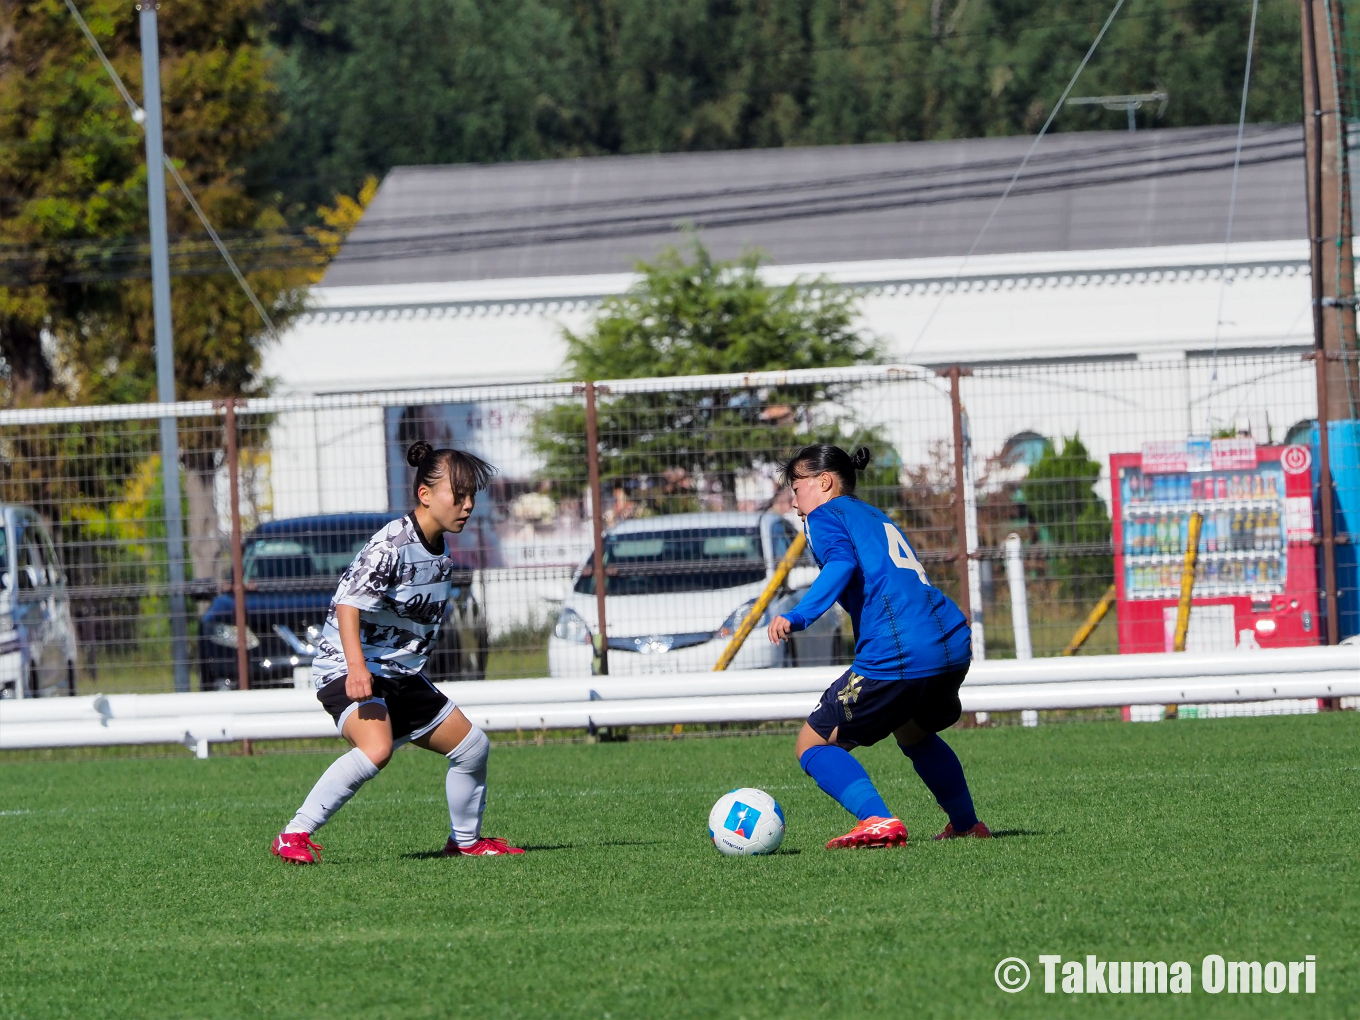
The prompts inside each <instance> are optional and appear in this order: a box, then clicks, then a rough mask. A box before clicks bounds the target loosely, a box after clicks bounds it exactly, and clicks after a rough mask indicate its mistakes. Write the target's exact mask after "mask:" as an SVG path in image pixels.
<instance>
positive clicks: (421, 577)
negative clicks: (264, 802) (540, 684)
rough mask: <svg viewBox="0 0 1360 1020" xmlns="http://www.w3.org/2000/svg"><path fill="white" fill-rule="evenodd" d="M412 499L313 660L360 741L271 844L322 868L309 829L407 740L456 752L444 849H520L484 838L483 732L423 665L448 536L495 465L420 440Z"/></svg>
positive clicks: (378, 542)
mask: <svg viewBox="0 0 1360 1020" xmlns="http://www.w3.org/2000/svg"><path fill="white" fill-rule="evenodd" d="M406 460H407V462H408V463H409V464H410V465H411V466H412V467H414V468H415V469H416V475H415V484H414V495H415V499H416V507H415V509H414V510H412V511H411V512H410V513H409V514H407V515H406V516H405V517H402V518H400V519H399V520H395V521H393V522H392V523H391V524H389V525H387V527H385V528H383V529H382V530H381V531H380V532H378V533H377V534H376V535H374V536H373V537H372V538H371V539H369V541H368V544H367V545H365V546H364V548H363V549H362V550H360V552H359V555H358V556H356V557H355V558H354V562H353V563H352V564H350V567H349V569H348V570H346V571H345V573H344V575H343V576H342V577H341V578H340V585H339V587H338V588H337V589H336V592H335V597H334V598H333V599H332V600H331V606H330V611H329V613H328V614H327V615H326V626H325V628H324V629H323V631H322V636H321V641H320V643H319V644H318V646H317V653H316V658H315V659H314V660H313V662H312V676H313V678H314V680H313V682H314V683H315V685H316V687H317V699H318V700H319V701H320V702H321V704H322V705H323V706H324V707H325V709H326V711H328V712H330V714H331V716H332V717H334V719H335V725H336V728H337V729H338V730H339V731H340V735H341V736H342V737H344V738H345V739H346V740H347V741H349V743H350V744H351V745H352V750H350V751H349V753H348V754H345V755H342V756H341V757H340V758H338V759H337V760H336V761H335V762H334V763H332V765H331V767H330V768H328V769H327V770H326V771H325V773H324V774H323V775H322V776H321V778H320V779H319V780H318V781H317V784H316V786H314V787H312V792H311V793H309V794H308V795H307V799H306V800H304V801H303V802H302V807H300V808H299V809H298V813H297V814H296V815H295V816H294V817H293V820H292V821H291V822H289V823H288V824H287V825H286V826H285V827H284V830H283V832H281V833H279V835H278V836H277V837H276V838H275V839H274V843H273V845H272V846H271V847H270V850H271V851H272V852H273V853H274V854H275V856H277V857H280V858H282V859H283V860H286V861H291V862H293V863H296V864H315V863H317V861H318V860H319V859H320V851H321V847H320V846H319V845H318V844H316V843H314V842H313V841H312V836H313V834H314V833H315V832H316V830H317V829H319V828H320V827H321V826H323V825H325V824H326V822H327V821H329V820H330V818H331V816H332V815H334V814H335V812H337V811H339V810H340V808H342V807H344V805H345V804H346V803H348V801H349V799H350V798H351V797H353V796H354V794H355V793H356V792H357V791H358V789H359V787H361V786H362V785H363V784H364V783H366V782H368V780H370V779H372V778H373V777H374V776H376V775H377V774H378V772H379V770H381V769H382V767H383V766H384V765H386V764H387V762H388V761H389V760H390V759H391V757H392V751H393V749H394V748H396V747H400V746H401V745H402V744H405V743H407V742H410V743H414V744H415V745H417V746H418V747H424V748H427V749H429V750H431V751H434V752H436V753H437V754H442V755H444V757H446V758H448V759H449V771H448V775H447V777H446V779H445V783H444V786H445V792H446V793H447V795H448V802H449V821H450V832H449V839H448V843H447V844H446V845H445V846H444V854H445V856H448V857H456V856H462V855H467V856H475V857H489V856H496V855H500V854H520V853H523V852H524V851H523V850H520V849H519V848H517V847H512V846H508V845H507V844H506V842H505V840H502V839H493V838H490V837H484V836H482V834H481V827H482V811H483V809H484V807H485V806H486V759H487V752H488V751H489V749H490V744H489V742H488V740H487V737H486V734H485V733H483V732H482V731H481V730H480V729H478V728H477V727H476V726H474V725H473V724H472V723H471V722H470V721H469V720H468V718H467V717H466V716H465V715H463V713H462V712H460V711H459V710H458V708H457V707H456V706H455V705H454V704H453V702H451V701H450V700H449V699H448V698H446V697H445V696H444V695H443V694H441V693H440V692H439V690H438V689H437V688H436V687H435V686H434V684H432V683H430V681H429V680H427V679H426V678H425V677H424V676H423V675H422V673H421V670H422V669H424V668H425V661H426V659H427V658H428V657H429V654H430V650H431V649H432V648H433V647H434V643H435V640H436V638H438V636H439V628H440V626H441V624H442V623H443V621H444V611H445V606H446V604H447V603H448V599H449V593H450V589H451V588H452V577H453V575H454V572H455V570H456V567H455V564H454V563H453V561H452V560H451V559H450V558H449V556H448V553H447V551H446V549H445V546H444V535H445V533H446V532H453V533H455V534H457V533H458V532H461V531H462V530H463V526H464V525H465V524H466V523H467V520H468V517H469V516H470V515H471V514H472V508H473V505H474V503H475V501H476V496H477V493H478V492H480V491H481V490H482V489H484V488H486V485H487V482H488V481H490V479H491V476H492V475H493V474H494V473H495V469H494V468H492V467H491V465H489V464H487V463H486V462H485V461H483V460H481V459H480V458H478V457H474V456H473V455H472V454H469V453H464V452H462V451H460V450H447V449H444V450H436V449H433V448H432V447H431V446H430V444H429V443H426V442H417V443H414V444H412V446H411V448H410V450H408V451H407V454H406Z"/></svg>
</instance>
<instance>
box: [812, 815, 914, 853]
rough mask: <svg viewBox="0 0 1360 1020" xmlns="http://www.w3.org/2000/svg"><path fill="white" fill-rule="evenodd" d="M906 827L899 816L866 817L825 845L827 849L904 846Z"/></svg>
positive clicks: (905, 843)
mask: <svg viewBox="0 0 1360 1020" xmlns="http://www.w3.org/2000/svg"><path fill="white" fill-rule="evenodd" d="M906 845H907V827H906V826H905V825H903V824H902V821H901V819H899V818H866V819H864V821H862V822H860V823H859V824H858V825H856V826H855V827H854V828H853V829H851V830H850V831H849V832H847V833H846V834H845V835H844V836H837V837H836V838H835V839H833V840H832V841H831V842H830V843H828V844H827V845H826V848H827V849H828V850H847V849H856V848H861V847H863V848H868V847H878V846H906Z"/></svg>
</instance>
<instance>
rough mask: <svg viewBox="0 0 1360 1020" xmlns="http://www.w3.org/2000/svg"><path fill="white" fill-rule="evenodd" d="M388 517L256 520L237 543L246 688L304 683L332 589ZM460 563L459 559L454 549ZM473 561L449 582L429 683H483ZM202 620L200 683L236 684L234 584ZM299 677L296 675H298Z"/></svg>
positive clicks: (484, 644)
mask: <svg viewBox="0 0 1360 1020" xmlns="http://www.w3.org/2000/svg"><path fill="white" fill-rule="evenodd" d="M391 520H392V515H391V514H383V513H350V514H326V515H322V516H318V517H294V518H289V519H287V520H281V521H269V522H268V523H265V524H261V525H260V526H259V527H258V528H256V529H255V530H254V531H252V532H251V533H250V535H249V536H247V537H246V539H245V541H244V543H243V549H242V552H243V553H244V564H245V571H244V580H245V589H246V598H245V603H246V606H245V608H246V649H247V654H248V656H249V666H250V686H251V687H252V688H257V687H292V686H294V685H295V674H296V675H297V676H296V678H297V679H304V680H305V679H306V678H307V676H308V675H309V671H310V666H311V657H312V652H313V651H314V648H315V645H316V642H317V641H318V640H319V639H320V637H321V628H322V626H323V625H324V624H325V622H326V612H327V610H328V609H329V607H330V602H331V597H332V596H333V595H334V594H335V586H336V584H337V583H338V581H339V578H340V575H341V574H342V573H344V571H345V568H346V567H348V566H349V565H350V563H351V562H352V561H353V559H354V556H355V554H356V553H357V552H358V551H359V550H360V549H362V548H363V546H364V543H366V542H367V541H368V540H369V539H370V538H372V537H373V535H374V534H376V533H377V532H378V531H379V530H380V529H381V528H382V527H383V526H384V525H385V524H387V523H388V522H389V521H391ZM452 555H453V556H454V561H455V562H456V563H459V564H460V565H462V564H463V563H464V560H465V559H466V556H465V554H463V553H460V552H457V551H455V552H454V553H453V554H452ZM472 579H473V565H472V564H471V563H467V564H466V568H465V570H464V571H463V572H461V573H460V574H458V575H456V576H455V578H454V585H455V587H454V590H453V594H452V596H451V597H450V599H449V604H448V607H447V609H446V611H445V612H446V616H445V620H444V626H443V627H442V629H441V630H440V633H439V639H438V643H437V644H436V646H435V649H434V651H433V652H432V654H431V655H430V660H429V664H428V666H427V667H426V674H427V675H428V676H429V677H430V679H431V680H457V679H481V678H482V677H484V676H485V675H486V660H487V655H488V653H489V650H490V641H489V640H488V637H487V630H486V624H485V621H484V618H483V615H482V611H481V606H480V605H478V603H477V601H476V599H475V598H474V597H473V594H472ZM225 589H226V590H225V591H223V593H222V594H220V595H218V596H217V597H216V598H215V599H214V600H213V602H212V604H211V605H209V606H208V610H207V612H205V613H204V614H203V616H202V617H201V618H200V620H199V625H198V633H199V638H198V640H199V662H200V666H199V669H200V674H199V677H200V686H201V687H202V689H203V690H205V691H206V690H230V689H232V688H235V687H236V686H237V679H236V678H237V668H236V600H235V597H234V595H233V593H232V590H231V583H230V581H228V583H227V584H226V585H225ZM299 671H301V672H299Z"/></svg>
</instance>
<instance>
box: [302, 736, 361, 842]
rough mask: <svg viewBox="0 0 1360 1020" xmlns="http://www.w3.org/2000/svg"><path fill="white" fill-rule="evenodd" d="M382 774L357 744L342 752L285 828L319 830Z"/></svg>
mask: <svg viewBox="0 0 1360 1020" xmlns="http://www.w3.org/2000/svg"><path fill="white" fill-rule="evenodd" d="M377 774H378V766H376V765H374V764H373V762H372V761H370V760H369V757H368V755H366V754H364V752H363V751H361V750H359V749H358V748H357V747H356V748H353V749H351V750H350V752H349V753H348V754H342V755H341V756H340V757H339V758H336V759H335V761H333V762H331V767H330V768H328V769H327V770H326V771H325V772H323V773H322V774H321V778H320V779H318V780H317V781H316V785H315V786H313V787H312V792H311V793H309V794H307V799H306V800H304V801H303V802H302V807H300V808H298V813H297V814H296V815H294V816H293V820H292V821H291V822H289V823H288V825H287V826H286V827H285V828H284V830H283V831H284V832H308V833H311V832H315V831H316V830H317V829H319V828H321V826H323V825H325V824H326V823H327V822H328V821H330V818H331V815H333V814H335V813H336V812H337V811H339V810H340V809H341V808H342V807H344V806H345V805H346V804H348V803H349V799H350V798H351V797H353V796H354V795H355V793H357V792H358V790H359V787H361V786H363V785H364V784H365V783H366V782H368V781H369V780H370V779H372V778H373V777H374V776H376V775H377Z"/></svg>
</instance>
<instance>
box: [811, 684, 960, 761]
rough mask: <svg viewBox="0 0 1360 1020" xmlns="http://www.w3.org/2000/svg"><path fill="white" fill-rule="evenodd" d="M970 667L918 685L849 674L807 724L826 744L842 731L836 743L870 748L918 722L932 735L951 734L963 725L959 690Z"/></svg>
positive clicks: (830, 689)
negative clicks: (942, 731)
mask: <svg viewBox="0 0 1360 1020" xmlns="http://www.w3.org/2000/svg"><path fill="white" fill-rule="evenodd" d="M967 675H968V667H967V666H964V667H963V669H956V670H952V671H950V672H948V673H937V674H936V675H935V676H927V677H920V678H917V679H914V680H870V679H869V678H868V677H863V676H860V675H859V674H858V673H856V672H855V671H854V670H850V669H847V670H846V671H845V673H844V674H842V676H841V677H840V679H838V680H837V681H836V682H835V683H834V684H832V685H831V686H830V687H828V688H827V689H826V693H825V694H823V695H822V700H821V703H820V704H819V705H818V706H817V707H816V708H815V709H813V710H812V714H811V715H810V716H808V719H807V721H808V725H809V726H811V727H812V728H813V729H814V730H816V731H817V734H818V736H820V737H821V738H822V739H823V740H830V739H831V731H832V730H834V729H839V730H840V732H839V733H837V734H836V741H837V742H838V743H842V744H853V745H855V746H857V747H868V746H869V745H871V744H877V743H878V742H879V741H880V740H882V739H883V738H884V737H886V736H888V735H889V734H891V733H892V732H893V731H894V730H896V729H897V728H898V727H899V726H902V725H904V724H906V723H907V722H912V721H914V722H915V723H916V725H917V726H919V727H921V729H923V730H925V731H926V732H927V733H939V732H940V730H947V729H949V727H951V726H953V725H954V724H955V723H956V722H958V721H959V716H960V715H962V714H963V706H962V705H960V704H959V685H960V684H962V683H963V678H964V677H966V676H967Z"/></svg>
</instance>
